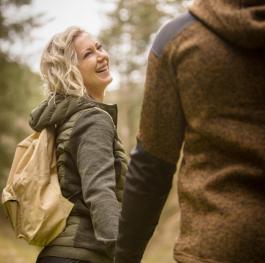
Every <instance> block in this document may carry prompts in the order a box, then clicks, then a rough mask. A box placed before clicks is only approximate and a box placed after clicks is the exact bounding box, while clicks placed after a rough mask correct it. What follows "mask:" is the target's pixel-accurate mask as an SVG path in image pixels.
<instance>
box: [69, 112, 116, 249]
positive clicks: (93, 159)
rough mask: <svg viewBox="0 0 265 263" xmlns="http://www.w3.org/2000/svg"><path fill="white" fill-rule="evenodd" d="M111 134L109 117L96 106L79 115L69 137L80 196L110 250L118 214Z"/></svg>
mask: <svg viewBox="0 0 265 263" xmlns="http://www.w3.org/2000/svg"><path fill="white" fill-rule="evenodd" d="M114 136H115V127H114V123H113V121H112V119H111V117H110V116H109V115H108V113H106V112H104V111H103V110H101V109H98V108H92V109H89V110H87V111H85V112H84V113H82V114H81V116H80V117H79V119H78V121H77V122H76V125H75V127H74V130H73V133H72V136H71V140H72V145H73V153H74V155H75V156H76V163H77V168H78V171H79V174H80V177H81V186H82V193H83V198H84V201H85V203H86V204H87V206H88V207H89V208H90V214H91V219H92V224H93V227H94V231H95V236H96V238H97V239H98V240H99V241H102V242H104V243H105V244H106V245H107V246H108V247H109V248H111V250H113V248H114V242H115V241H116V238H117V231H118V218H119V214H120V205H119V202H118V200H117V197H116V193H115V186H116V182H115V168H114V161H115V160H114V154H113V141H114ZM111 253H112V254H113V251H112V252H111Z"/></svg>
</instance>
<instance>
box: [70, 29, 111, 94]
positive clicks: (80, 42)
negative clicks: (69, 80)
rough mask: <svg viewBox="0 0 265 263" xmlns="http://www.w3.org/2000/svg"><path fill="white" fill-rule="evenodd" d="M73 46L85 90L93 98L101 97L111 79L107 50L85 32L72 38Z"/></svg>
mask: <svg viewBox="0 0 265 263" xmlns="http://www.w3.org/2000/svg"><path fill="white" fill-rule="evenodd" d="M74 48H75V50H76V53H77V58H78V69H79V71H80V73H81V75H82V77H83V81H84V85H85V87H86V89H87V92H88V93H89V94H90V95H91V96H92V97H93V98H100V97H103V95H104V90H105V88H106V87H107V85H108V84H109V83H110V82H111V81H112V77H111V75H110V72H109V56H108V54H107V52H106V51H105V50H104V49H103V48H102V46H101V44H100V43H99V42H98V41H95V40H93V39H92V38H91V37H90V36H89V35H88V34H87V33H82V34H81V35H79V36H78V37H77V38H76V39H75V40H74Z"/></svg>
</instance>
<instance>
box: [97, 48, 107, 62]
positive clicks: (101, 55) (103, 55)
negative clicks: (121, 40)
mask: <svg viewBox="0 0 265 263" xmlns="http://www.w3.org/2000/svg"><path fill="white" fill-rule="evenodd" d="M105 59H108V55H107V54H106V52H104V51H103V52H102V51H100V50H98V56H97V60H98V61H103V60H105Z"/></svg>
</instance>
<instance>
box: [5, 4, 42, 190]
mask: <svg viewBox="0 0 265 263" xmlns="http://www.w3.org/2000/svg"><path fill="white" fill-rule="evenodd" d="M30 3H31V0H0V50H1V48H2V46H1V45H2V43H3V42H5V43H9V44H10V43H11V42H12V40H13V39H18V38H19V37H22V36H24V34H25V33H27V31H28V30H29V29H30V28H32V27H34V26H36V24H34V23H35V21H36V20H35V18H34V17H30V18H23V19H21V20H19V19H17V20H14V19H13V20H12V21H11V19H10V17H8V16H7V15H6V10H7V9H10V8H13V9H14V10H16V11H18V10H19V8H20V7H22V6H24V5H28V4H30ZM0 69H1V70H0V87H1V96H0V124H1V125H0V167H1V169H0V190H1V188H2V186H3V184H4V182H5V180H6V177H7V175H8V171H9V168H10V165H11V161H12V157H13V154H14V150H15V146H16V144H17V142H18V141H19V140H21V139H22V138H23V137H24V136H25V135H26V134H27V133H28V132H29V128H28V125H27V119H28V114H29V111H30V110H31V108H32V106H33V104H34V101H35V100H36V99H38V100H39V99H40V98H41V94H40V89H39V86H40V79H39V76H38V75H36V74H34V73H32V72H31V70H30V69H29V68H28V67H27V66H25V65H21V64H20V63H18V62H16V61H13V60H12V59H11V58H10V54H9V53H4V52H3V51H0Z"/></svg>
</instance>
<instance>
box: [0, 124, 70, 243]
mask: <svg viewBox="0 0 265 263" xmlns="http://www.w3.org/2000/svg"><path fill="white" fill-rule="evenodd" d="M54 144H55V142H54V133H53V130H50V129H44V130H42V131H41V132H40V133H39V132H34V133H33V134H31V135H30V136H29V137H27V138H26V139H24V140H23V141H22V142H20V143H19V144H18V145H17V148H16V152H15V156H14V160H13V163H12V166H11V170H10V174H9V177H8V180H7V184H6V186H5V188H4V190H3V193H2V203H3V206H4V209H5V211H6V213H7V215H8V218H9V221H10V222H11V224H12V227H13V229H14V230H15V232H16V236H17V237H18V238H24V239H25V240H27V241H28V243H30V244H32V245H37V246H45V245H47V244H48V243H49V242H51V241H52V240H53V239H54V238H55V237H56V236H57V235H58V234H60V233H61V232H62V231H63V229H64V228H65V224H66V219H67V217H68V216H69V214H70V212H71V210H72V208H73V204H72V203H71V202H70V201H68V200H67V199H66V198H64V197H63V196H62V193H61V190H60V186H59V182H58V175H57V167H56V156H55V145H54Z"/></svg>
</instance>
